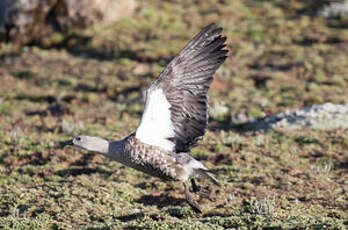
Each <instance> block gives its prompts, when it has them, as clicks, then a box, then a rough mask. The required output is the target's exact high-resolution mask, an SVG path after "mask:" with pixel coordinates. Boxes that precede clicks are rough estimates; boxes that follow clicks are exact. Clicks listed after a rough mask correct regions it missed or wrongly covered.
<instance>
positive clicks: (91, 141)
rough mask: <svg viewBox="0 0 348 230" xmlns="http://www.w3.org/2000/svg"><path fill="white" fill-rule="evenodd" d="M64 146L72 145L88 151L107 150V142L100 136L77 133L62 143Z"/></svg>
mask: <svg viewBox="0 0 348 230" xmlns="http://www.w3.org/2000/svg"><path fill="white" fill-rule="evenodd" d="M62 144H63V145H64V146H66V145H72V146H76V147H79V148H82V149H86V150H88V151H93V152H99V153H107V152H108V150H109V142H108V141H107V140H104V139H102V138H100V137H93V136H85V135H78V136H75V137H74V138H73V139H72V140H69V141H66V142H63V143H62Z"/></svg>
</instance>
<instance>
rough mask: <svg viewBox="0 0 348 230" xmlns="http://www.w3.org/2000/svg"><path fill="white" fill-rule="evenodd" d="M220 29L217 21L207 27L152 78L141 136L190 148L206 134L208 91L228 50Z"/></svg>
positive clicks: (163, 144)
mask: <svg viewBox="0 0 348 230" xmlns="http://www.w3.org/2000/svg"><path fill="white" fill-rule="evenodd" d="M221 32H222V29H221V28H216V27H215V24H211V25H209V26H207V27H205V28H204V29H203V30H202V31H201V32H200V33H199V34H197V35H196V36H195V37H194V38H193V39H192V40H191V41H190V42H189V43H188V44H187V45H186V46H185V47H184V48H183V49H182V50H181V51H180V53H179V54H178V55H177V56H176V57H175V58H174V59H173V60H172V61H171V62H170V63H169V64H168V65H167V67H166V68H165V69H164V70H163V71H162V73H161V74H160V75H159V76H158V77H157V78H156V79H155V80H154V81H153V82H152V84H151V86H150V87H149V88H148V89H147V91H146V102H145V108H144V112H143V116H142V118H141V121H140V125H139V127H138V128H137V130H136V137H137V138H138V139H140V140H141V141H143V142H144V143H147V144H150V145H156V146H160V147H162V148H164V149H166V150H169V151H175V152H188V151H189V150H190V148H191V147H192V145H194V144H195V143H196V142H197V141H198V140H199V139H200V138H201V137H202V136H203V135H204V133H205V129H206V127H207V122H208V98H207V92H208V90H209V87H210V83H211V82H212V80H213V74H214V73H215V71H216V70H217V69H218V68H219V66H220V65H221V64H222V63H223V62H224V61H225V59H226V57H227V56H226V54H227V52H228V51H227V50H225V49H224V47H225V44H224V43H225V41H226V37H222V36H221Z"/></svg>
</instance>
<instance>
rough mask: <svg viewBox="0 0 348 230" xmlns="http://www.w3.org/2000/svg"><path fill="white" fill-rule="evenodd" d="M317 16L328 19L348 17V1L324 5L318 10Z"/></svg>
mask: <svg viewBox="0 0 348 230" xmlns="http://www.w3.org/2000/svg"><path fill="white" fill-rule="evenodd" d="M317 16H318V17H323V18H327V19H340V18H343V17H348V1H343V2H330V3H329V4H328V5H324V6H323V7H322V8H321V9H319V10H318V12H317Z"/></svg>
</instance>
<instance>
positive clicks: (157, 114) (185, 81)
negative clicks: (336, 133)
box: [65, 23, 228, 213]
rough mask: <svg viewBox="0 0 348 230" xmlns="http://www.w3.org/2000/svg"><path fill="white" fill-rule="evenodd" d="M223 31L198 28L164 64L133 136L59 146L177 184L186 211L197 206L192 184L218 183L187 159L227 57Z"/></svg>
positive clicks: (85, 138) (201, 130)
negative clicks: (99, 156)
mask: <svg viewBox="0 0 348 230" xmlns="http://www.w3.org/2000/svg"><path fill="white" fill-rule="evenodd" d="M222 31H223V29H222V28H221V27H217V25H216V24H215V23H212V24H210V25H208V26H206V27H205V28H203V29H202V30H201V31H200V32H199V33H198V34H197V35H196V36H195V37H194V38H193V39H192V40H191V41H190V42H188V43H187V44H186V46H184V48H183V49H182V50H181V51H180V52H179V53H178V54H177V55H176V56H175V57H174V58H173V59H172V60H171V61H170V62H169V63H168V65H167V66H166V67H165V68H164V69H163V71H162V72H161V73H160V74H159V76H158V77H157V78H155V79H154V80H153V81H152V83H151V85H150V86H149V87H148V88H147V90H146V96H145V106H144V110H143V114H142V117H141V120H140V123H139V126H138V127H137V129H136V131H135V132H134V133H131V134H130V135H128V136H127V137H125V138H124V139H122V140H120V141H110V142H109V141H107V140H105V139H103V138H101V137H94V136H88V135H77V136H75V137H74V138H73V139H72V140H69V141H66V142H65V145H72V146H75V147H78V148H81V149H84V150H88V151H92V152H96V153H100V154H103V155H105V156H107V157H109V158H111V159H112V160H116V161H118V162H120V163H122V164H124V165H126V166H129V167H131V168H133V169H136V170H139V171H141V172H144V173H146V174H149V175H151V176H154V177H158V178H160V179H162V180H163V181H179V182H181V183H182V184H183V186H184V191H185V198H186V201H187V203H188V204H189V205H190V206H191V208H192V209H193V210H194V211H195V212H197V213H201V212H202V210H201V207H200V205H199V204H198V202H197V201H195V200H194V199H193V197H192V194H191V193H190V188H189V184H190V182H191V186H192V191H193V192H197V191H199V187H198V186H197V184H196V182H195V179H203V178H206V179H209V181H211V182H212V183H213V184H215V185H216V186H220V183H219V182H218V180H217V179H216V178H215V175H213V173H212V171H211V170H209V169H207V168H206V167H205V166H204V165H203V164H202V163H201V162H199V161H198V160H196V159H195V158H193V157H192V156H191V155H190V151H191V148H192V147H193V146H196V145H197V142H198V141H199V140H201V139H202V137H203V136H204V134H205V131H206V129H207V125H208V96H207V92H208V90H209V88H210V85H211V82H212V80H213V75H214V74H215V72H216V71H217V69H218V68H219V67H220V66H221V65H222V64H223V63H224V61H225V60H226V58H227V53H228V50H227V49H226V43H225V42H226V37H225V36H222Z"/></svg>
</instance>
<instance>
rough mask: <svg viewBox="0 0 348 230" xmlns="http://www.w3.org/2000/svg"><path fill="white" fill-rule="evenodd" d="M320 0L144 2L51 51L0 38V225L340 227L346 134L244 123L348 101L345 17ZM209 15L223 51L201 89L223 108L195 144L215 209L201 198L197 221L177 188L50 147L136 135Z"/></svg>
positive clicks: (51, 43) (55, 41)
mask: <svg viewBox="0 0 348 230" xmlns="http://www.w3.org/2000/svg"><path fill="white" fill-rule="evenodd" d="M315 2H317V1H300V0H292V1H280V0H274V1H251V0H225V1H190V0H186V1H183V2H182V3H180V4H179V3H178V2H176V1H168V2H164V1H146V2H145V1H143V2H141V3H140V4H141V6H140V9H139V11H138V12H137V14H136V16H134V17H133V18H128V19H124V20H122V21H120V22H119V23H117V24H116V25H114V26H110V27H108V28H100V27H98V26H95V27H93V28H90V29H88V30H85V31H79V32H75V33H72V34H71V35H70V36H69V37H67V38H64V39H63V38H62V36H61V35H60V34H55V35H53V36H52V38H49V39H47V40H45V42H44V43H45V44H43V46H44V47H49V49H46V48H42V47H43V46H40V47H41V48H39V47H37V46H31V47H25V48H23V49H22V52H20V53H19V54H18V53H14V52H13V51H12V46H11V44H0V45H1V48H0V55H1V56H0V77H1V84H0V194H1V196H0V226H2V228H3V229H51V228H52V229H122V228H124V229H137V228H139V229H141V228H145V229H223V228H240V229H249V228H252V229H262V228H265V229H281V228H284V229H306V228H309V229H344V228H345V227H347V225H348V221H347V219H348V216H347V189H348V186H347V181H348V180H347V175H348V174H347V172H348V171H347V167H348V165H347V161H348V150H347V149H348V133H347V131H346V130H333V131H325V132H324V131H316V130H300V131H292V132H275V131H268V132H262V131H258V132H243V131H242V129H241V128H243V122H245V121H248V120H252V119H259V118H263V117H265V116H267V115H270V114H274V113H277V112H280V111H283V110H284V109H292V108H300V107H303V106H310V105H313V104H320V103H324V102H332V103H348V90H347V88H348V74H347V73H348V55H347V54H348V30H347V27H348V21H347V20H346V19H341V20H325V19H321V18H315V17H313V16H311V15H313V11H314V10H315V9H316V8H318V7H320V6H318V4H315ZM213 21H215V22H217V23H218V24H219V25H220V26H222V27H223V28H224V34H225V35H226V36H227V37H228V44H229V45H228V49H229V50H230V53H229V55H230V57H229V58H228V59H227V61H226V63H225V64H224V65H223V66H222V68H221V69H220V70H219V71H218V72H217V74H216V76H215V80H214V82H213V85H212V88H211V90H210V92H209V95H210V104H211V106H212V108H215V107H217V106H216V105H223V106H224V110H223V112H222V113H219V112H214V113H213V114H212V116H211V121H210V125H209V130H208V131H207V134H206V135H205V137H204V140H203V141H202V142H201V144H200V145H199V146H198V147H196V148H194V149H193V150H192V155H193V156H194V157H196V158H197V159H199V160H201V161H202V162H204V164H206V165H207V166H208V167H209V168H212V169H213V170H215V171H216V172H217V173H218V175H217V177H218V178H219V180H220V181H221V184H222V187H221V188H217V189H214V190H213V197H214V201H210V200H206V199H201V201H200V203H201V204H202V207H203V214H202V215H197V214H195V213H194V212H193V211H192V210H191V209H190V208H189V207H188V206H187V205H186V203H185V201H184V193H183V188H182V185H181V184H178V183H170V184H165V183H162V182H161V181H160V180H158V179H156V178H152V177H149V176H147V175H144V174H142V173H139V172H136V171H134V170H132V169H129V168H126V167H124V166H121V165H120V164H118V163H117V162H111V161H109V160H108V159H106V158H104V157H103V156H100V155H94V154H91V153H86V152H81V151H78V150H76V149H72V148H65V149H60V148H58V147H57V143H58V142H59V141H63V140H67V139H69V138H71V137H73V136H74V135H76V134H78V133H87V134H91V135H99V136H103V137H106V138H108V139H110V140H113V139H119V138H121V137H124V136H126V135H127V134H128V133H130V132H132V131H133V130H134V129H135V128H136V127H137V124H138V122H139V118H140V116H141V112H142V108H143V94H142V92H143V91H144V89H145V88H146V86H147V85H148V84H149V83H150V82H151V81H152V80H153V79H154V78H155V77H156V76H157V74H158V73H159V72H160V71H161V70H162V69H163V67H164V66H165V65H166V63H168V61H169V60H170V58H171V57H172V56H173V55H174V54H175V53H176V52H178V50H179V49H180V48H181V47H182V46H183V45H184V44H185V43H186V42H187V41H188V40H189V39H190V38H191V37H192V36H193V35H194V34H195V33H196V32H198V31H199V29H200V28H202V27H203V26H205V25H207V24H209V23H210V22H213ZM226 108H227V111H226ZM215 110H217V109H215ZM236 124H238V126H236ZM203 182H204V183H202V184H201V185H202V186H203V187H207V186H209V184H208V183H205V182H206V181H203ZM196 198H197V199H198V197H196Z"/></svg>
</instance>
